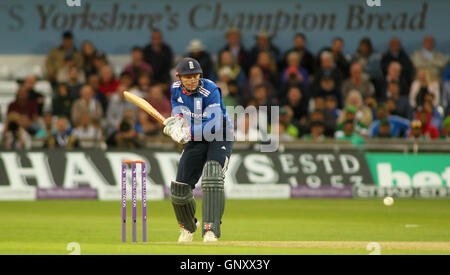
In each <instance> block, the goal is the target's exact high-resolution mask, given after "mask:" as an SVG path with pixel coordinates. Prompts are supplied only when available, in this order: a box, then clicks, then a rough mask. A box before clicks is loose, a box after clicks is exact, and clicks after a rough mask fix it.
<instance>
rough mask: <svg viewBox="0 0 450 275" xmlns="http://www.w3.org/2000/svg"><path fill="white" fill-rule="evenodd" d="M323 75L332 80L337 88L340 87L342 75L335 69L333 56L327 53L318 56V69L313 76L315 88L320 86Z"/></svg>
mask: <svg viewBox="0 0 450 275" xmlns="http://www.w3.org/2000/svg"><path fill="white" fill-rule="evenodd" d="M325 75H328V76H329V77H331V78H333V80H334V83H335V85H336V86H337V87H341V85H342V81H343V79H344V75H343V74H342V72H341V71H340V70H339V69H337V67H336V64H335V60H334V56H333V54H332V53H331V52H327V51H325V52H323V53H322V54H321V55H320V67H319V68H318V69H317V70H316V74H315V76H314V83H315V86H316V87H317V86H318V85H320V81H321V80H322V78H323V77H324V76H325Z"/></svg>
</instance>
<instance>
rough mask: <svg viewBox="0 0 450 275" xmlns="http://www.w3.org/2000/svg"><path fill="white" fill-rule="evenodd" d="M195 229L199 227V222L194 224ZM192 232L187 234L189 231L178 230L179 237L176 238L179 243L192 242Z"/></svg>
mask: <svg viewBox="0 0 450 275" xmlns="http://www.w3.org/2000/svg"><path fill="white" fill-rule="evenodd" d="M195 226H196V229H197V228H199V227H200V222H199V221H198V220H197V222H196V223H195ZM194 233H195V231H194V232H189V230H186V229H184V228H181V230H180V237H178V242H179V243H186V242H192V240H193V239H194Z"/></svg>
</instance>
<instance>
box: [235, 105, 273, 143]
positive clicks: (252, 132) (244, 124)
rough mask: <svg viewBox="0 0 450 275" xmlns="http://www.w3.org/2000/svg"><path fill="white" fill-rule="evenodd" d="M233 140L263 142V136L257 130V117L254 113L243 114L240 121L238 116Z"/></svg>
mask: <svg viewBox="0 0 450 275" xmlns="http://www.w3.org/2000/svg"><path fill="white" fill-rule="evenodd" d="M235 125H236V131H235V135H234V136H235V139H236V141H247V142H248V141H250V142H252V141H253V142H254V141H261V140H265V137H266V136H265V134H263V133H262V132H261V131H260V130H259V129H258V115H257V113H256V111H255V112H250V113H248V114H245V115H244V116H243V117H242V119H240V116H238V120H237V122H236V123H235Z"/></svg>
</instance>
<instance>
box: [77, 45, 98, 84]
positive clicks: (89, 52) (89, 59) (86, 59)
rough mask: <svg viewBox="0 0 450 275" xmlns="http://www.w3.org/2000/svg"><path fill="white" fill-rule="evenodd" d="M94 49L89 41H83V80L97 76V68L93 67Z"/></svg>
mask: <svg viewBox="0 0 450 275" xmlns="http://www.w3.org/2000/svg"><path fill="white" fill-rule="evenodd" d="M95 53H96V49H95V46H94V44H92V42H91V41H84V42H83V44H82V45H81V56H82V58H83V72H84V77H85V79H88V78H89V76H90V75H92V74H97V73H98V72H97V68H96V67H95V65H94V59H95Z"/></svg>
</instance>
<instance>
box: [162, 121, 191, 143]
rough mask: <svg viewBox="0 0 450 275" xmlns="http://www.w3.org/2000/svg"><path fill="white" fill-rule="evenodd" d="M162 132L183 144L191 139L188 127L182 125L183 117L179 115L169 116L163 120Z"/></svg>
mask: <svg viewBox="0 0 450 275" xmlns="http://www.w3.org/2000/svg"><path fill="white" fill-rule="evenodd" d="M164 125H166V127H164V130H163V132H164V134H166V135H168V136H170V137H171V138H172V139H173V140H174V141H175V142H177V143H181V144H185V143H187V142H189V141H190V140H191V135H190V131H189V128H187V127H183V126H184V119H183V118H182V117H180V116H175V117H169V118H167V119H166V120H165V121H164Z"/></svg>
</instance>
